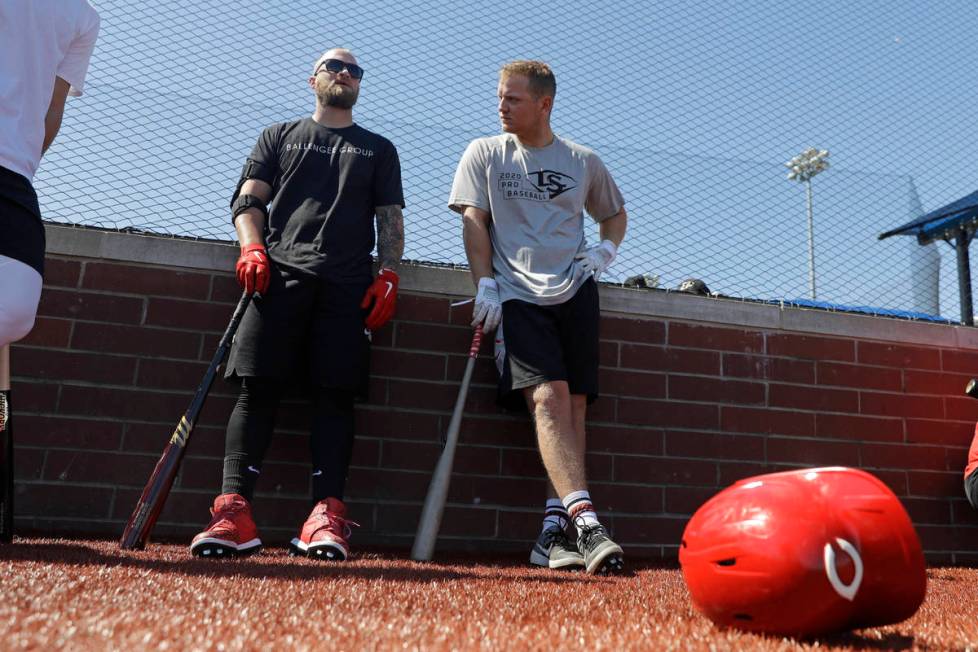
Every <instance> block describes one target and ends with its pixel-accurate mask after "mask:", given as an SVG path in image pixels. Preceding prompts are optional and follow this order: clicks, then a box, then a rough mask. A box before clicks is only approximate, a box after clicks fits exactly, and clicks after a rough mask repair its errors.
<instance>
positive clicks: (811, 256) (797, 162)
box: [785, 147, 829, 300]
mask: <svg viewBox="0 0 978 652" xmlns="http://www.w3.org/2000/svg"><path fill="white" fill-rule="evenodd" d="M785 167H787V168H788V169H789V170H791V172H789V173H788V180H789V181H797V182H798V183H804V184H805V194H806V196H807V199H808V286H809V289H810V291H811V294H812V300H814V299H815V297H816V294H815V218H814V216H813V211H812V178H813V177H814V176H815V175H816V174H818V173H819V172H822V171H824V170H827V169H828V167H829V150H827V149H816V148H814V147H809V148H808V149H806V150H805V151H804V152H802V153H801V154H799V155H798V156H796V157H794V158H793V159H791V160H790V161H788V162H787V163H785Z"/></svg>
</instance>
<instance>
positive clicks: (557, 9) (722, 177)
mask: <svg viewBox="0 0 978 652" xmlns="http://www.w3.org/2000/svg"><path fill="white" fill-rule="evenodd" d="M93 4H95V5H96V7H97V9H98V10H99V13H100V14H101V17H102V32H101V35H100V38H99V43H98V46H97V49H96V52H95V56H94V59H93V62H92V67H91V70H90V73H89V80H88V86H87V92H86V97H84V98H82V99H81V100H72V101H70V102H69V107H68V109H67V111H66V118H65V123H64V126H63V128H62V132H61V135H60V136H59V138H58V141H57V142H56V144H55V145H54V147H52V149H51V151H50V152H49V153H48V156H47V157H46V158H45V160H44V162H43V163H42V166H41V169H40V171H39V173H38V176H37V188H38V191H39V194H40V196H41V202H42V210H43V213H44V215H45V218H46V219H48V220H51V221H54V222H61V223H72V224H82V225H89V226H99V227H107V228H114V229H126V228H128V229H138V230H143V231H149V232H154V233H162V234H172V235H175V236H189V237H197V238H211V239H219V240H233V239H234V237H235V236H234V230H233V228H232V226H231V223H230V219H229V211H228V200H229V197H230V193H231V191H232V189H233V188H234V184H235V182H236V180H237V177H238V174H239V171H240V169H241V164H242V163H243V161H244V158H245V157H246V156H247V154H248V152H249V151H250V149H251V147H252V145H253V144H254V142H255V140H256V138H257V136H258V134H259V132H260V131H261V129H262V128H263V127H265V126H267V125H269V124H272V123H274V122H281V121H286V120H292V119H296V118H299V117H302V116H306V115H309V114H310V113H311V112H312V109H313V106H314V96H313V95H312V93H311V91H310V90H309V89H308V88H307V86H306V78H307V77H308V74H309V70H310V66H311V63H312V62H313V61H314V60H315V59H316V58H317V56H318V55H319V54H320V53H321V52H322V51H324V50H325V49H327V48H328V47H330V46H334V45H335V46H345V47H349V48H351V49H352V50H353V51H354V52H355V53H356V55H357V57H358V59H359V60H360V63H361V65H363V67H364V68H365V69H366V71H367V74H366V76H365V78H364V81H363V86H362V90H361V96H360V102H359V103H358V105H357V107H356V109H355V118H356V120H357V122H358V123H359V124H361V125H363V126H365V127H367V128H368V129H371V130H373V131H377V132H379V133H381V134H383V135H385V136H386V137H388V138H390V139H391V140H392V141H393V142H394V143H395V145H396V146H397V147H398V150H399V153H400V156H401V163H402V167H403V179H404V188H405V198H406V201H407V204H408V206H407V209H406V211H405V219H406V237H407V243H406V251H405V257H406V258H408V259H411V260H419V261H430V262H436V263H454V264H464V262H465V257H464V252H463V249H462V242H461V229H460V225H459V220H458V217H457V216H456V215H455V214H453V213H451V212H450V211H449V210H448V209H447V208H446V201H447V196H448V192H449V188H450V185H451V180H452V176H453V173H454V169H455V165H456V163H457V162H458V159H459V157H460V156H461V153H462V151H463V150H464V149H465V146H466V145H467V144H468V142H469V141H470V140H471V139H473V138H476V137H478V136H483V135H489V134H493V133H497V132H498V130H499V126H498V121H497V119H496V114H495V106H496V98H495V91H496V89H495V85H496V74H497V71H498V68H499V66H500V65H501V64H502V63H504V62H506V61H509V60H512V59H516V58H539V59H543V60H546V61H547V62H549V63H550V64H551V65H552V66H553V68H554V70H555V73H556V75H557V84H558V92H557V98H556V104H555V110H554V114H553V119H552V122H553V126H554V129H555V131H556V132H557V133H559V134H561V135H563V136H566V137H569V138H571V139H573V140H576V141H578V142H580V143H582V144H585V145H588V146H590V147H592V148H593V149H595V150H596V151H597V152H598V153H599V154H600V155H601V157H602V158H603V159H604V161H605V163H606V164H607V166H608V168H609V169H610V170H611V172H612V174H613V175H614V176H615V178H616V180H617V182H618V184H619V186H620V187H621V189H622V192H623V194H624V195H625V198H626V202H627V208H628V211H629V218H630V223H629V233H628V235H627V237H626V240H625V243H624V245H623V246H622V248H621V251H620V254H619V257H618V259H617V260H616V261H615V263H614V265H613V266H612V268H611V270H610V271H609V273H608V274H607V275H606V276H605V277H604V278H603V280H606V281H618V282H620V281H622V280H624V279H625V278H626V277H629V276H632V275H636V274H643V273H646V274H651V275H653V276H654V277H657V282H658V284H659V286H660V287H664V288H675V287H676V286H677V285H678V284H679V283H680V282H681V281H682V280H683V279H685V278H688V277H698V278H701V279H703V280H704V281H706V283H707V285H709V287H710V289H711V290H713V291H715V292H720V293H723V294H726V295H732V296H738V297H745V298H759V299H779V298H788V299H791V298H795V297H799V298H810V287H809V275H810V271H811V270H810V268H809V251H808V238H809V231H808V202H807V198H806V192H805V188H804V185H803V184H798V183H794V182H792V181H790V180H788V179H787V168H786V167H785V166H784V163H785V162H786V161H788V160H789V159H791V158H792V157H794V156H796V155H797V154H799V153H800V152H801V151H803V150H804V149H806V148H808V147H817V148H820V149H828V150H829V151H830V152H831V154H830V159H829V160H830V163H831V166H830V168H829V169H828V170H826V171H824V172H822V173H821V174H819V175H818V176H817V177H816V178H814V179H813V181H812V199H813V201H812V204H811V212H812V219H813V224H814V229H813V231H812V234H811V235H812V236H813V241H814V254H815V255H814V259H815V265H814V272H815V274H814V276H815V280H816V287H817V297H818V299H819V300H825V301H829V302H834V303H838V304H846V305H868V306H876V307H881V308H894V309H904V310H915V309H916V310H921V309H924V310H928V311H929V312H934V311H935V310H934V309H933V307H931V308H927V307H926V306H924V305H921V301H920V300H919V299H917V298H915V297H916V292H915V290H914V283H915V280H914V279H915V278H916V277H915V272H914V264H913V263H912V258H913V257H914V256H916V255H920V254H921V253H923V248H920V247H918V245H917V244H916V242H915V241H914V239H913V238H909V237H895V238H891V239H888V240H884V241H877V235H878V234H879V233H881V232H883V231H886V230H889V229H891V228H893V227H895V226H898V225H900V224H903V223H905V222H908V221H910V220H912V219H914V218H916V217H919V216H920V215H921V214H922V211H930V210H933V209H935V208H938V207H940V206H942V205H944V204H946V203H949V202H951V201H953V200H955V199H957V198H959V197H961V196H963V195H965V194H968V193H970V192H972V191H974V190H975V186H976V184H978V174H976V172H978V135H976V131H975V128H974V124H975V121H974V117H973V113H974V106H976V105H978V102H976V99H978V98H976V95H978V86H976V85H975V84H972V83H970V81H969V80H970V79H971V78H972V77H973V71H974V70H976V69H978V51H976V50H975V49H974V48H973V47H972V46H971V36H972V35H973V34H974V33H975V31H978V13H976V12H975V11H974V10H973V6H972V5H970V4H969V3H968V2H942V3H921V2H916V1H910V0H897V1H895V2H889V3H884V2H870V3H851V2H845V1H841V0H840V1H827V2H820V3H808V2H782V1H779V2H766V1H757V2H750V3H744V2H717V1H716V0H710V1H707V2H696V1H690V0H682V1H675V2H672V1H670V2H640V1H638V0H607V1H606V2H603V3H591V2H562V3H527V2H516V1H514V0H500V1H495V2H492V3H478V4H475V5H471V4H464V3H449V2H431V1H425V0H416V1H414V2H403V1H401V0H394V1H393V2H392V3H380V2H375V1H367V2H361V3H330V4H324V3H321V2H314V1H312V0H261V1H258V0H241V1H239V2H236V3H227V2H224V1H221V2H218V1H217V0H193V1H190V0H159V1H157V2H153V3H144V2H129V1H122V0H97V1H94V2H93ZM588 233H589V239H590V240H591V241H592V242H593V241H595V240H596V233H597V230H596V228H595V227H594V225H593V224H592V225H590V226H589V231H588ZM918 250H920V251H918ZM935 250H936V251H939V253H940V263H939V268H940V295H939V300H940V305H939V309H938V310H939V312H940V313H941V314H943V315H946V316H950V317H957V314H958V295H957V291H958V288H957V278H956V273H955V259H954V254H953V251H952V250H951V249H950V248H949V247H947V246H946V245H943V244H941V245H940V248H939V249H938V248H937V247H936V246H932V247H931V249H930V250H928V251H929V252H930V255H931V256H936V254H935V253H934V251H935Z"/></svg>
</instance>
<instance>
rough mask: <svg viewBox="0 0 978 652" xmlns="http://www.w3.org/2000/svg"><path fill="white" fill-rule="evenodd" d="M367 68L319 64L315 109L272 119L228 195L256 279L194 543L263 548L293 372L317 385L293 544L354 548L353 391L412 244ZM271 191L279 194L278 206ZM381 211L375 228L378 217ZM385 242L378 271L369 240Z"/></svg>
mask: <svg viewBox="0 0 978 652" xmlns="http://www.w3.org/2000/svg"><path fill="white" fill-rule="evenodd" d="M362 78H363V69H362V68H361V67H360V66H359V65H357V60H356V58H355V57H354V56H353V54H352V53H351V52H350V51H348V50H345V49H341V48H334V49H332V50H329V51H327V52H326V53H325V54H323V56H322V57H320V58H319V59H318V60H317V61H316V63H315V65H314V67H313V73H312V76H311V77H310V78H309V86H310V88H311V89H312V90H313V91H314V92H315V94H316V111H315V113H314V114H313V115H312V117H311V118H304V119H302V120H296V121H294V122H286V123H282V124H276V125H273V126H272V127H269V128H268V129H266V130H265V131H263V132H262V134H261V136H260V137H259V139H258V143H257V144H256V145H255V148H254V150H253V151H252V153H251V155H250V156H249V157H248V160H247V161H246V163H245V166H244V170H243V172H242V175H241V180H240V181H239V183H238V187H237V189H236V190H235V193H234V196H233V197H232V200H231V213H232V215H233V218H232V219H233V220H234V226H235V229H236V230H237V234H238V240H239V241H240V242H241V257H240V258H239V259H238V264H237V269H236V271H237V277H238V281H239V283H240V284H241V286H242V287H243V288H244V289H245V291H247V292H257V293H258V295H256V297H255V299H254V301H253V302H252V304H251V305H250V306H249V308H248V311H247V312H246V313H245V316H244V319H243V320H242V323H241V327H240V328H239V330H238V333H237V335H236V337H235V340H234V345H233V346H232V349H231V355H230V357H229V360H228V365H227V372H226V377H227V378H229V379H232V380H238V381H240V383H241V393H240V395H239V396H238V401H237V404H236V405H235V407H234V410H233V412H232V413H231V418H230V420H229V422H228V429H227V438H226V445H225V457H224V482H223V487H222V490H221V495H220V496H218V497H217V498H216V499H215V501H214V507H213V509H212V510H211V512H212V515H213V518H212V519H211V521H210V523H209V524H208V525H207V527H206V528H205V529H204V531H203V532H201V533H200V534H198V535H197V536H196V537H194V540H193V542H192V543H191V546H190V549H191V551H192V552H193V554H195V555H198V556H201V557H224V556H229V555H235V554H244V553H249V552H254V551H256V550H258V549H259V548H260V547H261V539H259V537H258V531H257V528H256V527H255V524H254V521H253V520H252V517H251V499H252V495H253V493H254V488H255V481H256V480H257V478H258V474H259V473H260V472H261V466H262V461H263V459H264V456H265V452H266V450H267V448H268V444H269V441H270V439H271V436H272V430H273V428H274V424H275V411H276V408H277V406H278V403H279V400H280V398H281V395H282V388H283V386H287V385H289V384H290V383H292V382H294V381H308V384H310V385H311V386H312V387H313V388H314V406H315V415H314V419H313V424H312V433H311V436H310V445H311V449H312V462H313V472H312V491H313V500H314V502H315V505H314V506H313V509H312V513H311V514H310V515H309V518H308V519H307V520H306V522H305V523H304V524H303V526H302V528H301V530H300V532H299V535H298V536H297V537H296V538H294V539H293V540H292V543H291V550H292V552H293V553H294V554H301V555H308V556H309V557H312V558H315V559H323V560H343V559H346V558H347V557H348V556H349V545H348V542H347V540H348V538H349V536H350V528H349V524H350V523H352V522H351V521H348V520H347V518H346V506H345V505H344V504H343V489H344V486H345V483H346V475H347V470H348V468H349V465H350V455H351V452H352V445H353V403H354V401H355V400H356V399H357V398H358V397H359V398H362V397H364V396H365V394H366V388H367V380H368V377H367V375H368V371H369V352H370V332H371V331H372V330H376V329H378V328H380V327H381V326H383V325H384V324H385V323H386V322H387V320H389V319H390V318H391V317H392V316H393V314H394V308H395V302H396V298H397V284H398V276H397V272H396V269H397V265H398V263H399V261H400V259H401V254H402V253H403V251H404V223H403V218H402V215H401V209H402V208H403V207H404V197H403V192H402V189H401V169H400V162H399V161H398V157H397V150H396V149H395V148H394V145H393V144H392V143H391V142H390V141H389V140H387V139H386V138H383V137H381V136H379V135H377V134H374V133H372V132H370V131H367V130H366V129H363V128H362V127H360V126H358V125H356V124H354V122H353V110H352V109H353V105H354V104H355V103H356V101H357V97H358V95H359V92H360V81H361V79H362ZM270 202H271V208H270V209H269V208H268V205H269V203H270ZM375 220H376V227H377V230H376V241H375V236H374V221H375ZM374 244H376V245H377V252H378V257H379V259H380V271H379V272H378V274H377V275H376V277H375V278H374V277H373V274H372V261H371V256H370V252H371V251H372V250H373V248H374Z"/></svg>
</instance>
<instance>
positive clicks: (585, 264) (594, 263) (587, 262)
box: [574, 240, 618, 282]
mask: <svg viewBox="0 0 978 652" xmlns="http://www.w3.org/2000/svg"><path fill="white" fill-rule="evenodd" d="M617 254H618V247H616V246H615V243H614V242H612V241H611V240H602V241H601V244H598V245H594V246H593V247H588V248H587V249H585V250H584V251H582V252H581V253H579V254H577V255H576V256H574V259H575V260H579V261H580V264H581V269H583V270H584V273H585V274H591V276H593V277H594V280H595V282H597V280H598V278H599V277H600V276H601V274H602V273H604V271H605V270H606V269H608V267H609V266H610V265H611V263H612V262H613V261H614V260H615V256H616V255H617Z"/></svg>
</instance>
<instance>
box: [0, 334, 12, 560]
mask: <svg viewBox="0 0 978 652" xmlns="http://www.w3.org/2000/svg"><path fill="white" fill-rule="evenodd" d="M10 412H11V410H10V346H9V345H6V346H0V543H10V542H11V541H13V539H14V434H13V431H12V430H11V428H10V421H11V419H10Z"/></svg>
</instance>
